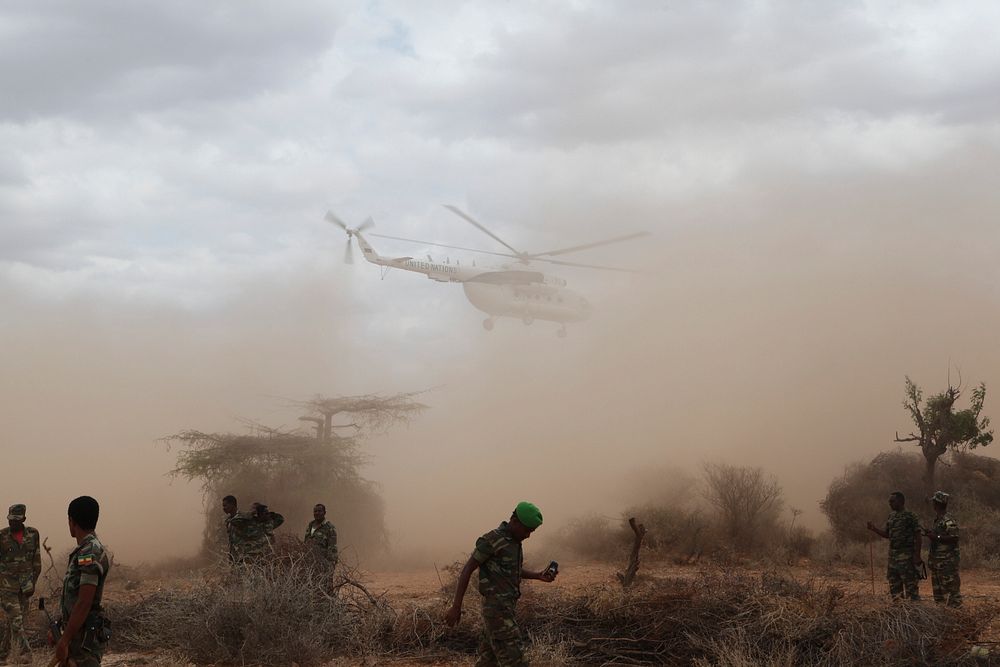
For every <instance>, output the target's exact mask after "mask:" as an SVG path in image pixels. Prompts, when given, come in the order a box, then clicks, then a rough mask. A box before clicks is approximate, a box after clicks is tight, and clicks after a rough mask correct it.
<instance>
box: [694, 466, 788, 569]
mask: <svg viewBox="0 0 1000 667" xmlns="http://www.w3.org/2000/svg"><path fill="white" fill-rule="evenodd" d="M704 478H705V488H704V496H705V500H706V501H708V503H709V505H710V506H711V507H712V508H713V509H714V510H715V519H716V523H717V525H718V527H719V530H720V532H721V533H722V536H723V537H724V538H725V540H726V541H727V542H728V543H729V545H730V546H731V547H732V548H733V549H734V550H736V551H738V552H743V553H759V552H760V551H761V550H767V549H769V548H770V546H771V544H770V543H771V542H772V539H771V538H770V537H768V538H767V539H763V540H762V539H761V537H764V536H768V535H774V534H775V533H778V532H779V531H780V529H779V527H778V517H779V515H780V514H781V508H782V504H783V503H782V491H781V485H780V484H778V480H777V479H776V478H775V477H774V476H773V475H767V474H766V473H765V472H764V471H763V469H761V468H756V467H752V466H734V465H729V464H727V463H706V464H705V465H704Z"/></svg>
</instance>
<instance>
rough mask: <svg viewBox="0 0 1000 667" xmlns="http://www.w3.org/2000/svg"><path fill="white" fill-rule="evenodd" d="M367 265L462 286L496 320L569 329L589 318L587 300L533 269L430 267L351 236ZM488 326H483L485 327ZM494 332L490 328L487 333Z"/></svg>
mask: <svg viewBox="0 0 1000 667" xmlns="http://www.w3.org/2000/svg"><path fill="white" fill-rule="evenodd" d="M353 235H354V237H355V238H357V241H358V246H359V247H360V248H361V252H362V254H363V255H364V257H365V259H366V260H367V261H369V262H371V263H372V264H377V265H378V266H383V267H386V268H390V269H400V270H403V271H411V272H413V273H422V274H424V275H425V276H427V277H428V278H430V279H431V280H436V281H438V282H453V283H462V288H463V290H464V291H465V296H466V298H468V300H469V302H470V303H471V304H472V305H473V306H475V307H476V308H478V309H479V310H481V311H483V312H484V313H486V314H487V315H489V316H490V317H491V318H493V317H515V318H520V319H521V320H523V321H524V322H525V323H526V324H530V323H531V322H532V321H534V320H544V321H548V322H557V323H559V324H567V323H570V322H582V321H583V320H586V319H588V318H589V317H590V314H591V306H590V304H589V303H588V302H587V300H586V299H585V298H583V297H582V296H581V295H580V294H578V293H576V292H574V291H573V290H571V289H567V288H566V281H565V280H563V279H562V278H557V277H555V276H550V275H546V274H544V273H542V272H540V271H535V270H533V269H532V268H531V267H530V265H516V266H504V267H499V268H482V267H476V266H474V265H473V266H461V265H459V264H451V263H450V262H448V263H441V262H434V261H432V260H431V259H430V258H428V260H427V261H424V260H421V259H416V258H414V257H384V256H382V255H380V254H378V252H376V251H375V249H374V248H372V246H371V244H370V243H369V242H368V240H367V239H365V237H364V236H363V235H362V234H361V233H359V232H353ZM484 324H485V323H484ZM489 328H492V323H490V324H489V325H488V326H487V329H489Z"/></svg>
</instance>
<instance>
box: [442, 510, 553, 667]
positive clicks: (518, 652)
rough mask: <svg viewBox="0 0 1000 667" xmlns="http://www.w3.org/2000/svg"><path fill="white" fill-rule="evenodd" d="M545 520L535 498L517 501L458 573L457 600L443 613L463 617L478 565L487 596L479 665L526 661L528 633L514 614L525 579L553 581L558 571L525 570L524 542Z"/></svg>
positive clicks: (512, 665)
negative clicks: (464, 602) (522, 631)
mask: <svg viewBox="0 0 1000 667" xmlns="http://www.w3.org/2000/svg"><path fill="white" fill-rule="evenodd" d="M540 525H542V513H541V512H540V511H539V509H538V508H537V507H535V506H534V505H532V504H531V503H527V502H521V503H518V505H517V507H516V508H515V509H514V512H513V514H511V516H510V520H509V521H504V522H503V523H501V524H500V526H499V527H497V528H495V529H494V530H491V531H490V532H488V533H486V534H485V535H483V536H482V537H480V538H479V539H478V540H476V548H475V550H474V551H473V552H472V556H471V557H470V558H469V560H468V562H466V564H465V567H463V568H462V573H461V574H460V575H459V576H458V587H457V588H456V590H455V601H454V602H453V603H452V606H451V609H449V610H448V613H447V615H446V616H445V622H447V623H448V625H449V626H454V625H455V624H456V623H458V622H459V620H461V618H462V598H464V597H465V590H466V589H467V588H468V586H469V579H470V578H471V577H472V573H473V572H474V571H476V570H477V569H478V570H479V592H480V593H481V594H482V596H483V636H482V638H481V639H480V642H479V651H478V656H479V658H478V660H477V661H476V665H477V667H487V666H493V665H496V666H498V667H518V666H521V665H527V664H528V662H527V660H526V659H525V657H524V637H523V635H522V633H521V628H520V627H519V626H518V624H517V619H516V618H515V616H514V608H515V606H516V604H517V600H518V598H519V597H521V580H522V579H537V580H540V581H545V582H550V581H552V580H553V579H555V577H556V575H555V572H554V571H551V570H545V571H542V572H529V571H528V570H525V569H524V552H523V550H522V548H521V543H522V542H524V540H526V539H528V538H529V537H530V536H531V533H532V532H534V531H535V529H536V528H538V527H539V526H540Z"/></svg>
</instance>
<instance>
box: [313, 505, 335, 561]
mask: <svg viewBox="0 0 1000 667" xmlns="http://www.w3.org/2000/svg"><path fill="white" fill-rule="evenodd" d="M305 543H306V544H308V545H309V546H311V547H313V549H314V550H315V551H316V553H317V555H319V556H320V558H322V559H323V562H324V563H326V564H327V565H329V567H330V569H331V570H333V569H334V568H336V567H337V560H338V553H337V529H336V528H334V527H333V524H332V523H330V522H329V521H327V520H326V505H324V504H323V503H316V506H315V507H313V520H312V521H310V522H309V525H308V526H306V536H305Z"/></svg>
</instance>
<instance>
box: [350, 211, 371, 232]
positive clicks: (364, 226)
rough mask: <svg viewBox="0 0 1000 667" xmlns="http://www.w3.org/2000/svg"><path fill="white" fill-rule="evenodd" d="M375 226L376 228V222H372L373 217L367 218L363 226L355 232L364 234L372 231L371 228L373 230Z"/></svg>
mask: <svg viewBox="0 0 1000 667" xmlns="http://www.w3.org/2000/svg"><path fill="white" fill-rule="evenodd" d="M374 226H375V221H374V220H372V217H371V216H370V215H369V216H368V217H367V218H365V221H364V222H362V223H361V225H360V226H359V227H358V228H357V229H355V230H354V231H356V232H363V231H365V230H366V229H370V228H372V227H374Z"/></svg>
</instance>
